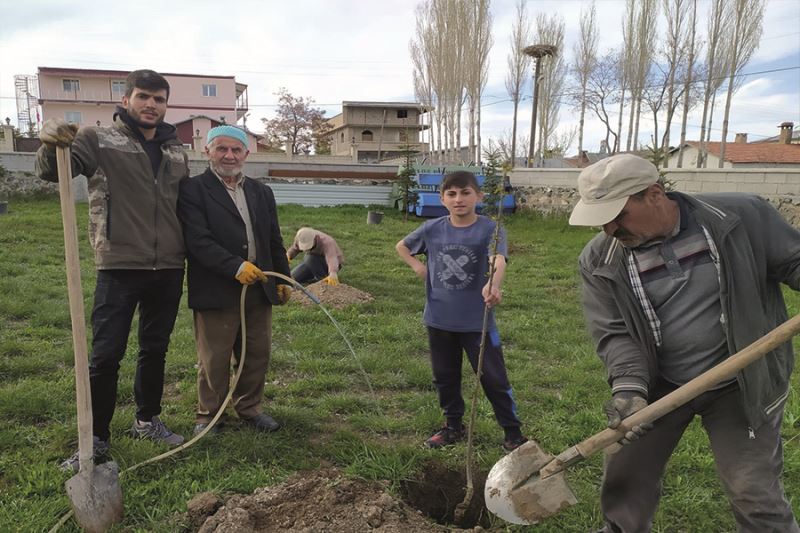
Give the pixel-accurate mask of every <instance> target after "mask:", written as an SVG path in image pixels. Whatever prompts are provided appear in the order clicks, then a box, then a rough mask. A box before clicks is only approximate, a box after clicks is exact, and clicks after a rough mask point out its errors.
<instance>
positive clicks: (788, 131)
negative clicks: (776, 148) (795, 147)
mask: <svg viewBox="0 0 800 533" xmlns="http://www.w3.org/2000/svg"><path fill="white" fill-rule="evenodd" d="M779 127H780V129H781V132H780V133H779V134H778V135H773V136H772V137H767V138H766V139H761V140H759V141H753V144H756V143H786V138H787V136H788V139H789V144H800V128H798V129H795V127H794V123H793V122H784V123H782V124H781V125H780V126H779Z"/></svg>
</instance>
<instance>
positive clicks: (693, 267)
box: [570, 154, 800, 533]
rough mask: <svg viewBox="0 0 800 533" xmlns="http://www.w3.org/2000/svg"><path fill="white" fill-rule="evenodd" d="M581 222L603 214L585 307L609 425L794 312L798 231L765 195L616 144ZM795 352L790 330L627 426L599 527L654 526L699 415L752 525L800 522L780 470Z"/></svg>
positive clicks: (587, 264) (728, 487) (594, 181)
mask: <svg viewBox="0 0 800 533" xmlns="http://www.w3.org/2000/svg"><path fill="white" fill-rule="evenodd" d="M578 190H579V193H580V201H579V202H578V204H577V205H576V206H575V209H574V210H573V212H572V215H571V217H570V224H572V225H578V226H600V227H602V229H603V232H602V233H600V234H598V235H597V236H596V237H595V238H594V239H592V240H591V242H589V243H588V244H587V245H586V247H585V248H584V250H583V252H582V253H581V256H580V259H579V265H580V274H581V277H582V280H583V309H584V315H585V318H586V322H587V325H588V329H589V331H590V333H591V336H592V338H593V340H594V342H595V344H596V347H597V353H598V355H599V356H600V358H601V360H602V361H603V363H604V364H605V366H606V370H607V377H608V382H609V384H610V386H611V394H612V398H611V399H610V400H609V401H608V402H607V403H606V405H605V406H604V409H605V412H606V415H607V417H608V425H609V427H612V428H614V427H617V426H618V425H619V424H620V421H621V420H622V419H624V418H626V417H628V416H630V415H631V414H633V413H634V412H636V411H638V410H640V409H642V408H643V407H645V406H646V405H647V404H648V402H653V401H655V400H657V399H659V398H661V397H663V396H664V395H666V394H668V393H669V392H671V391H673V390H675V389H676V388H677V387H679V386H680V385H683V384H685V383H687V382H688V381H689V380H691V379H693V378H694V377H696V376H698V375H699V374H701V373H702V372H704V371H706V370H708V369H709V368H711V367H712V366H714V365H716V364H717V363H719V362H721V361H723V360H724V359H726V358H727V357H729V356H730V355H731V354H734V353H736V352H737V351H739V350H741V349H742V348H744V347H745V346H747V345H749V344H750V343H752V342H753V341H755V340H756V339H758V338H759V337H761V336H762V335H764V334H765V333H767V332H768V331H770V330H772V329H773V328H774V327H776V326H777V325H779V324H780V323H782V322H784V321H785V320H786V319H787V311H786V306H785V304H784V301H783V297H782V292H781V286H780V284H781V283H785V284H786V285H788V286H789V287H791V288H793V289H794V290H798V289H800V232H798V230H797V229H796V228H794V227H792V226H791V225H789V224H788V223H786V221H785V220H783V218H782V217H781V216H780V214H779V213H778V212H777V211H776V210H775V209H774V208H773V207H772V206H771V205H770V204H769V203H768V202H766V201H765V200H763V199H762V198H759V197H757V196H753V195H749V194H739V193H727V194H722V193H719V194H698V195H687V194H682V193H678V192H665V190H664V187H663V186H662V184H661V183H659V173H658V170H657V169H656V167H655V166H653V165H652V164H651V163H650V162H648V161H646V160H645V159H642V158H640V157H637V156H634V155H630V154H619V155H614V156H611V157H609V158H607V159H603V160H601V161H599V162H597V163H595V164H593V165H591V166H589V167H587V168H585V169H584V170H583V171H582V172H581V174H580V176H579V177H578ZM793 364H794V354H793V352H792V345H791V343H790V342H787V343H785V344H783V345H781V346H779V347H778V348H776V349H775V350H774V351H772V352H771V353H769V354H768V355H767V356H766V357H764V358H763V359H761V360H760V361H757V362H756V363H753V364H752V365H750V366H749V367H747V368H745V369H744V370H742V371H741V372H740V373H739V374H738V375H737V376H736V378H735V379H732V380H731V381H729V382H727V383H722V384H720V385H719V386H718V387H717V388H715V389H714V390H711V391H709V392H707V393H705V394H703V395H701V396H699V397H698V398H696V399H695V400H693V401H691V402H689V403H687V404H686V405H684V406H682V407H679V408H678V409H676V410H674V411H672V412H671V413H669V414H667V415H665V416H663V417H662V418H660V419H658V420H656V421H655V423H654V424H653V425H652V427H637V428H634V431H631V432H629V433H628V434H627V435H626V437H627V438H626V439H625V440H624V441H623V443H624V444H625V446H623V447H622V448H621V449H620V451H619V452H617V453H616V454H613V455H609V456H607V458H606V464H605V474H604V479H603V486H602V489H601V496H600V501H601V507H602V510H603V515H604V517H605V520H606V524H605V527H604V529H603V530H602V531H606V532H615V533H616V532H643V531H650V530H651V528H652V521H653V516H654V514H655V511H656V507H657V505H658V501H659V498H660V490H661V479H662V475H663V472H664V468H665V466H666V463H667V461H668V460H669V457H670V455H671V454H672V451H673V450H674V448H675V447H676V446H677V444H678V442H679V440H680V438H681V436H682V435H683V432H684V431H685V429H686V427H687V426H688V425H689V423H690V422H691V421H692V420H693V419H694V417H695V416H699V417H700V418H701V421H702V424H703V428H704V429H705V431H706V433H707V434H708V438H709V440H710V442H711V449H712V452H713V454H714V460H715V462H716V467H717V472H718V475H719V477H720V479H721V481H722V484H723V487H724V488H725V491H726V493H727V495H728V499H729V501H730V504H731V507H732V510H733V514H734V518H735V520H736V523H737V526H738V530H739V531H742V532H752V533H755V532H763V531H781V532H795V533H797V532H798V531H800V528H798V525H797V522H796V520H795V518H794V516H793V513H792V508H791V506H790V505H789V503H788V502H787V500H786V496H785V494H784V490H783V486H782V483H781V471H782V468H783V452H782V447H781V435H780V427H781V421H782V419H783V411H784V407H785V403H786V399H787V396H788V394H789V379H790V376H791V372H792V368H793Z"/></svg>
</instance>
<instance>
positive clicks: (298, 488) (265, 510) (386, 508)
mask: <svg viewBox="0 0 800 533" xmlns="http://www.w3.org/2000/svg"><path fill="white" fill-rule="evenodd" d="M462 490H463V488H462ZM215 499H216V500H217V502H216V503H215V501H214V500H215ZM459 501H460V500H459ZM456 503H458V502H456ZM454 505H455V504H454ZM187 507H188V513H187V518H188V520H187V522H188V523H190V524H191V531H198V532H200V533H211V532H212V531H213V532H217V533H220V532H233V531H236V532H240V531H253V532H266V531H293V532H303V533H312V532H313V533H333V532H345V531H347V532H352V531H376V532H380V533H428V532H447V531H483V529H482V528H480V527H477V528H475V529H471V530H464V529H454V528H452V527H445V526H442V525H438V524H436V523H434V522H432V521H431V520H429V519H428V518H426V517H425V516H423V514H422V513H421V512H420V511H418V510H416V509H414V508H412V507H411V506H409V505H408V504H406V503H405V502H403V501H401V500H399V499H397V498H395V497H393V496H392V495H390V494H389V493H388V492H386V489H385V487H384V486H383V485H381V484H380V483H376V482H370V481H365V480H363V479H351V478H346V477H343V476H342V475H341V473H340V472H339V471H338V470H337V469H335V468H332V467H330V468H324V469H321V470H314V471H310V472H299V473H297V474H295V475H294V476H292V477H290V478H289V479H287V480H286V481H285V482H283V483H281V484H279V485H276V486H273V487H265V488H260V489H256V490H255V491H254V492H253V493H252V494H249V495H235V496H231V497H229V498H228V499H227V501H225V502H224V504H223V503H222V501H221V500H219V499H218V498H216V496H214V495H213V494H210V493H202V494H198V495H197V496H195V497H194V498H193V499H192V500H191V501H190V502H189V504H188V505H187Z"/></svg>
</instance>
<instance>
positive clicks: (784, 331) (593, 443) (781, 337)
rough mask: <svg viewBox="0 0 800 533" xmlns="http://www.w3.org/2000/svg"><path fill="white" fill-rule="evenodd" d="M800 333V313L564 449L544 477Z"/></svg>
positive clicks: (712, 384)
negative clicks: (610, 426)
mask: <svg viewBox="0 0 800 533" xmlns="http://www.w3.org/2000/svg"><path fill="white" fill-rule="evenodd" d="M799 332H800V315H797V316H795V317H793V318H791V319H789V320H787V321H786V322H784V323H783V324H781V325H780V326H778V327H777V328H775V329H773V330H772V331H770V332H769V333H767V334H766V335H764V336H763V337H761V338H760V339H758V340H757V341H755V342H753V343H752V344H750V345H749V346H747V347H746V348H744V349H742V350H740V351H739V352H737V353H735V354H734V355H732V356H730V357H729V358H727V359H726V360H725V361H723V362H721V363H719V364H718V365H716V366H715V367H713V368H711V369H709V370H707V371H705V372H703V373H702V374H700V375H699V376H697V377H696V378H694V379H693V380H691V381H690V382H688V383H686V384H685V385H683V386H681V387H679V388H677V389H676V390H674V391H672V392H671V393H669V394H667V395H666V396H664V397H663V398H661V399H660V400H657V401H655V402H653V403H651V404H650V405H648V406H647V407H645V408H644V409H642V410H641V411H637V412H635V413H634V414H632V415H631V416H629V417H628V418H626V419H624V420H623V421H622V423H621V424H620V426H619V428H618V429H605V430H603V431H601V432H600V433H597V434H595V435H592V436H591V437H589V438H588V439H586V440H584V441H583V442H581V443H579V444H576V445H575V446H573V447H571V448H569V449H568V450H565V451H564V452H562V453H561V454H559V455H558V456H557V457H556V458H555V459H553V460H552V461H551V462H550V463H548V464H547V465H545V467H544V468H542V469H541V470H540V476H541V477H547V476H549V475H552V474H555V473H556V472H560V471H561V470H563V469H564V468H565V467H566V466H569V465H571V464H573V463H575V462H577V461H580V460H582V459H585V458H587V457H589V456H591V455H594V454H595V453H597V452H598V451H600V450H602V449H604V448H606V447H607V446H609V445H611V444H613V443H615V442H617V441H619V440H620V439H622V438H623V437H624V436H625V433H627V432H628V431H630V430H631V428H632V427H633V426H638V425H640V424H645V423H649V422H653V421H654V420H656V419H658V418H661V417H662V416H664V415H665V414H667V413H669V412H672V411H674V410H675V409H677V408H678V407H680V406H682V405H683V404H685V403H687V402H689V401H691V400H693V399H695V398H697V397H698V396H700V395H701V394H703V393H704V392H706V391H708V390H710V389H711V388H712V387H714V386H715V385H718V384H719V383H722V382H723V381H726V380H728V379H730V378H732V377H734V376H735V375H736V374H737V372H739V371H740V370H742V369H743V368H745V367H746V366H747V365H749V364H751V363H753V362H754V361H757V360H758V359H761V358H762V357H764V355H766V354H768V353H769V352H771V351H772V350H774V349H775V348H777V347H778V346H780V345H781V344H783V343H785V342H787V341H788V340H790V339H791V338H792V337H794V336H795V335H797V333H799Z"/></svg>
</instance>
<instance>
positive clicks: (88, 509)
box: [65, 461, 123, 533]
mask: <svg viewBox="0 0 800 533" xmlns="http://www.w3.org/2000/svg"><path fill="white" fill-rule="evenodd" d="M65 485H66V487H67V495H68V496H69V500H70V502H71V503H72V510H73V511H74V512H75V521H76V522H78V524H79V525H80V526H81V527H82V528H83V529H84V530H85V531H88V532H89V533H95V532H97V533H101V532H104V531H108V530H109V529H110V528H111V526H112V525H114V524H116V523H118V522H121V521H122V510H123V505H122V488H120V485H119V467H118V466H117V463H115V462H113V461H109V462H107V463H103V464H100V465H94V467H93V468H91V467H90V468H86V469H83V468H82V469H81V470H80V471H79V472H78V473H77V474H75V475H74V476H72V477H71V478H69V479H68V480H67V482H66V483H65Z"/></svg>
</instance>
